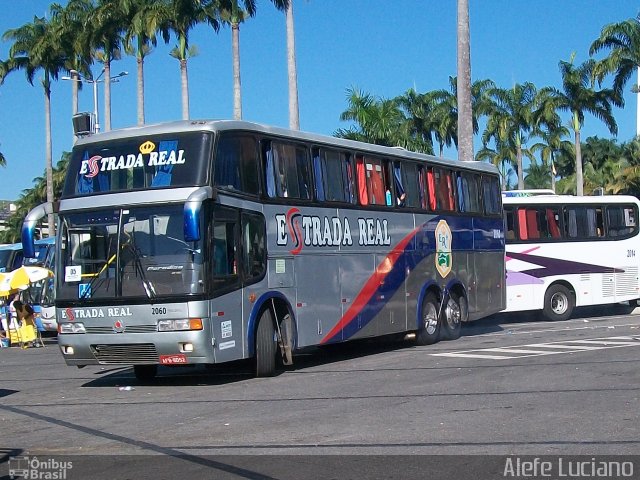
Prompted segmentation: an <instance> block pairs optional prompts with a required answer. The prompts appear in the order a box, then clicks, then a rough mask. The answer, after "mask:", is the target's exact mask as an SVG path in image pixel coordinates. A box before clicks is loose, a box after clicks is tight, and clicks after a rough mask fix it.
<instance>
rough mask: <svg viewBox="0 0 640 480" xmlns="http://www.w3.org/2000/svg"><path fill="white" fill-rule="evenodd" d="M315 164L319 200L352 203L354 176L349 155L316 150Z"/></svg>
mask: <svg viewBox="0 0 640 480" xmlns="http://www.w3.org/2000/svg"><path fill="white" fill-rule="evenodd" d="M313 162H314V172H315V174H316V195H317V199H318V200H321V201H322V200H325V199H326V200H327V201H329V202H348V203H351V202H352V201H353V178H352V177H353V175H352V173H351V162H350V159H349V155H348V154H346V153H342V152H336V151H333V150H325V149H316V151H315V152H314V159H313Z"/></svg>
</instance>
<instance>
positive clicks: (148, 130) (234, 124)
mask: <svg viewBox="0 0 640 480" xmlns="http://www.w3.org/2000/svg"><path fill="white" fill-rule="evenodd" d="M227 130H244V131H250V132H257V133H263V134H269V135H274V136H279V137H283V138H289V139H293V140H301V141H307V142H310V143H315V144H317V145H332V146H339V147H342V148H344V149H348V150H361V151H367V152H370V153H374V154H378V155H384V156H387V157H402V158H411V159H414V160H417V161H426V160H428V161H429V162H432V163H436V164H442V165H447V166H451V164H452V163H455V164H456V167H458V168H459V167H461V168H469V169H473V170H481V171H486V172H491V173H494V174H495V173H496V172H497V169H496V167H495V166H493V165H492V164H490V163H484V162H476V161H469V162H462V161H458V160H451V159H445V158H440V157H435V156H432V155H426V154H423V153H417V152H412V151H409V150H405V149H404V148H398V147H385V146H381V145H374V144H370V143H364V142H358V141H356V140H348V139H344V138H338V137H330V136H327V135H319V134H316V133H309V132H303V131H299V130H289V129H286V128H280V127H274V126H269V125H263V124H259V123H253V122H245V121H240V120H180V121H175V122H166V123H158V124H154V125H145V126H140V127H138V126H136V127H129V128H122V129H118V130H111V131H109V132H104V133H98V134H95V135H87V136H85V137H81V138H79V139H78V141H77V142H76V143H75V147H74V148H80V147H82V146H84V145H90V144H94V143H100V142H108V141H111V140H121V139H126V138H131V137H144V136H147V135H159V134H166V133H186V132H197V131H210V132H213V133H218V132H224V131H227Z"/></svg>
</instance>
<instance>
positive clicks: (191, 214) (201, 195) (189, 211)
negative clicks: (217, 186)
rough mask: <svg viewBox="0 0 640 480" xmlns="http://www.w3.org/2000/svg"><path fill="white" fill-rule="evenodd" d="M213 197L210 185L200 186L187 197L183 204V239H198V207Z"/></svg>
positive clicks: (192, 240)
mask: <svg viewBox="0 0 640 480" xmlns="http://www.w3.org/2000/svg"><path fill="white" fill-rule="evenodd" d="M209 198H215V196H214V190H213V189H212V188H211V187H200V188H198V189H197V190H196V191H195V192H193V193H192V194H191V195H189V197H188V198H187V201H186V202H185V204H184V239H185V241H187V242H196V241H198V240H200V208H201V207H202V202H204V201H205V200H207V199H209Z"/></svg>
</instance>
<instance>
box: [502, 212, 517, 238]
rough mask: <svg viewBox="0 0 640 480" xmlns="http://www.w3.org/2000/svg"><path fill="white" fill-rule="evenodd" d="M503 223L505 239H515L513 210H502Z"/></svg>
mask: <svg viewBox="0 0 640 480" xmlns="http://www.w3.org/2000/svg"><path fill="white" fill-rule="evenodd" d="M504 223H505V230H506V233H505V239H506V240H515V239H516V234H515V218H514V214H513V210H510V209H509V210H506V209H505V211H504Z"/></svg>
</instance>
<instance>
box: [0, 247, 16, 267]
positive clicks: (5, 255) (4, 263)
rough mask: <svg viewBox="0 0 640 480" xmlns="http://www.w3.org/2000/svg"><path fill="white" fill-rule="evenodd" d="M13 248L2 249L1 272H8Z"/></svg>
mask: <svg viewBox="0 0 640 480" xmlns="http://www.w3.org/2000/svg"><path fill="white" fill-rule="evenodd" d="M12 256H13V250H0V272H6V271H7V267H8V264H9V259H11V257H12ZM9 270H10V269H9Z"/></svg>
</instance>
